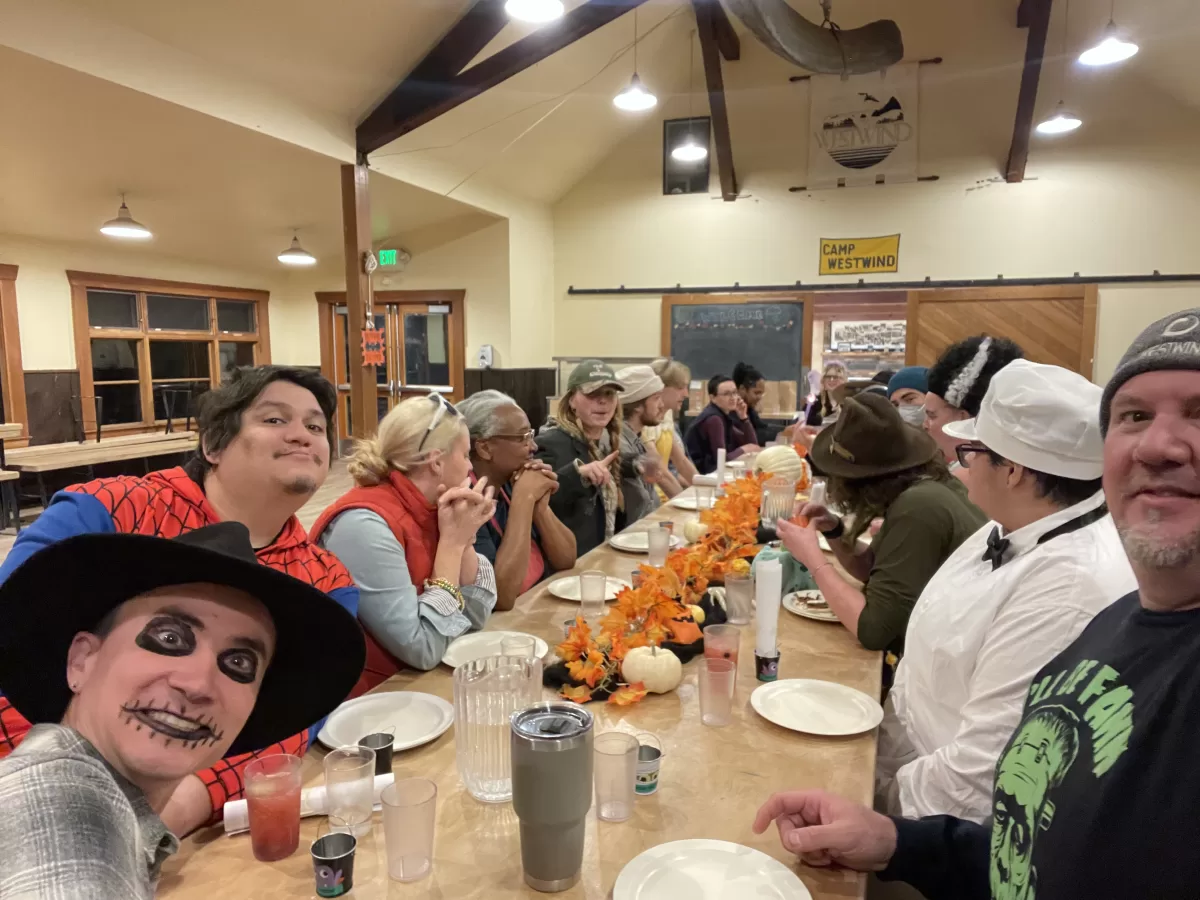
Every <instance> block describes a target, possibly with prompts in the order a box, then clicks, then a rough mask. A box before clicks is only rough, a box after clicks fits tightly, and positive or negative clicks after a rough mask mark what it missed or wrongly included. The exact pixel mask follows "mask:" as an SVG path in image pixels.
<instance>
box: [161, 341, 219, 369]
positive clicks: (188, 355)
mask: <svg viewBox="0 0 1200 900" xmlns="http://www.w3.org/2000/svg"><path fill="white" fill-rule="evenodd" d="M150 377H151V378H207V377H208V342H207V341H151V342H150Z"/></svg>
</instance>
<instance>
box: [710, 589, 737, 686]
mask: <svg viewBox="0 0 1200 900" xmlns="http://www.w3.org/2000/svg"><path fill="white" fill-rule="evenodd" d="M725 597H726V601H725V602H726V603H728V602H729V599H728V598H729V594H728V593H726V595H725ZM741 645H742V631H741V629H740V628H738V627H737V626H736V625H706V626H705V627H704V655H705V657H707V658H709V659H728V660H731V661H732V662H733V666H734V668H735V669H736V668H737V662H738V650H739V649H740V648H741Z"/></svg>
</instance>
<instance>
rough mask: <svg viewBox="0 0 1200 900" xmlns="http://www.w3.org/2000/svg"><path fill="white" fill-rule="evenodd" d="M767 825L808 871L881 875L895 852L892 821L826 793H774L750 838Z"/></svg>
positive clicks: (760, 813)
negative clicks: (826, 869) (828, 868)
mask: <svg viewBox="0 0 1200 900" xmlns="http://www.w3.org/2000/svg"><path fill="white" fill-rule="evenodd" d="M771 822H774V823H775V825H776V827H778V829H779V842H780V843H781V844H782V845H783V847H784V849H785V850H790V851H791V852H792V853H795V854H797V855H798V856H799V857H800V859H801V860H803V861H804V862H806V863H807V864H808V865H810V866H828V865H831V864H836V865H840V866H845V867H847V868H849V869H855V870H857V871H859V872H879V871H882V870H883V869H885V868H887V864H888V862H889V861H890V860H891V858H892V855H893V854H894V853H895V852H896V825H895V823H894V822H892V820H891V819H889V818H888V817H887V816H884V815H881V814H879V813H877V812H875V811H874V810H872V809H868V808H867V807H865V806H862V805H861V804H858V803H852V802H851V801H849V800H846V799H845V798H843V797H839V796H837V795H836V794H831V793H829V792H828V791H787V792H785V793H780V794H772V795H771V797H770V798H768V800H767V802H766V803H764V804H763V805H762V806H761V807H760V808H759V810H758V815H756V816H755V817H754V833H755V834H762V833H763V832H764V831H766V830H767V828H768V827H769V826H770V824H771Z"/></svg>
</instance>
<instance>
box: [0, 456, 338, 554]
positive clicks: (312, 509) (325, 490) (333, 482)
mask: <svg viewBox="0 0 1200 900" xmlns="http://www.w3.org/2000/svg"><path fill="white" fill-rule="evenodd" d="M353 484H354V483H353V482H352V481H351V480H350V476H349V475H348V474H346V461H345V460H344V459H335V460H334V461H333V466H332V467H331V468H330V470H329V477H328V478H326V479H325V483H324V484H323V485H321V488H320V490H318V491H317V492H316V493H315V494H313V496H312V499H310V500H309V501H308V502H307V503H305V504H304V506H303V507H302V508H301V509H300V512H299V514H298V515H299V518H300V524H302V525H303V526H304V527H305V528H308V527H310V526H311V525H312V523H313V522H315V521H316V520H317V516H319V515H320V514H321V513H322V511H324V509H325V507H327V506H328V505H329V504H330V503H332V502H333V501H334V500H336V499H337V498H338V497H340V496H342V494H344V493H346V491H348V490H350V488H351V487H353ZM27 522H28V520H27ZM16 539H17V535H16V532H15V531H13V530H12V529H11V528H10V529H8V530H6V531H3V532H0V561H2V560H3V559H4V557H6V556H8V551H9V548H11V547H12V545H13V542H14V541H16Z"/></svg>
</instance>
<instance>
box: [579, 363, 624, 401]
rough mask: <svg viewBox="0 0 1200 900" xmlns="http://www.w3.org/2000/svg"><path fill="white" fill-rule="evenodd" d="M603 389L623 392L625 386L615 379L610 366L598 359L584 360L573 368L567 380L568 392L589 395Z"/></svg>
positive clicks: (615, 376)
mask: <svg viewBox="0 0 1200 900" xmlns="http://www.w3.org/2000/svg"><path fill="white" fill-rule="evenodd" d="M605 387H612V388H616V389H617V390H618V391H623V390H625V385H623V384H622V383H621V381H620V379H618V378H617V375H616V373H615V372H614V371H613V370H612V366H610V365H609V364H608V363H606V362H604V361H603V360H600V359H585V360H584V361H583V362H581V363H580V364H579V365H577V366H576V367H575V370H574V371H573V372H571V377H570V378H569V379H568V380H567V391H568V392H570V391H575V390H579V391H583V392H584V393H585V394H590V393H592V392H593V391H598V390H600V389H601V388H605Z"/></svg>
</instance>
